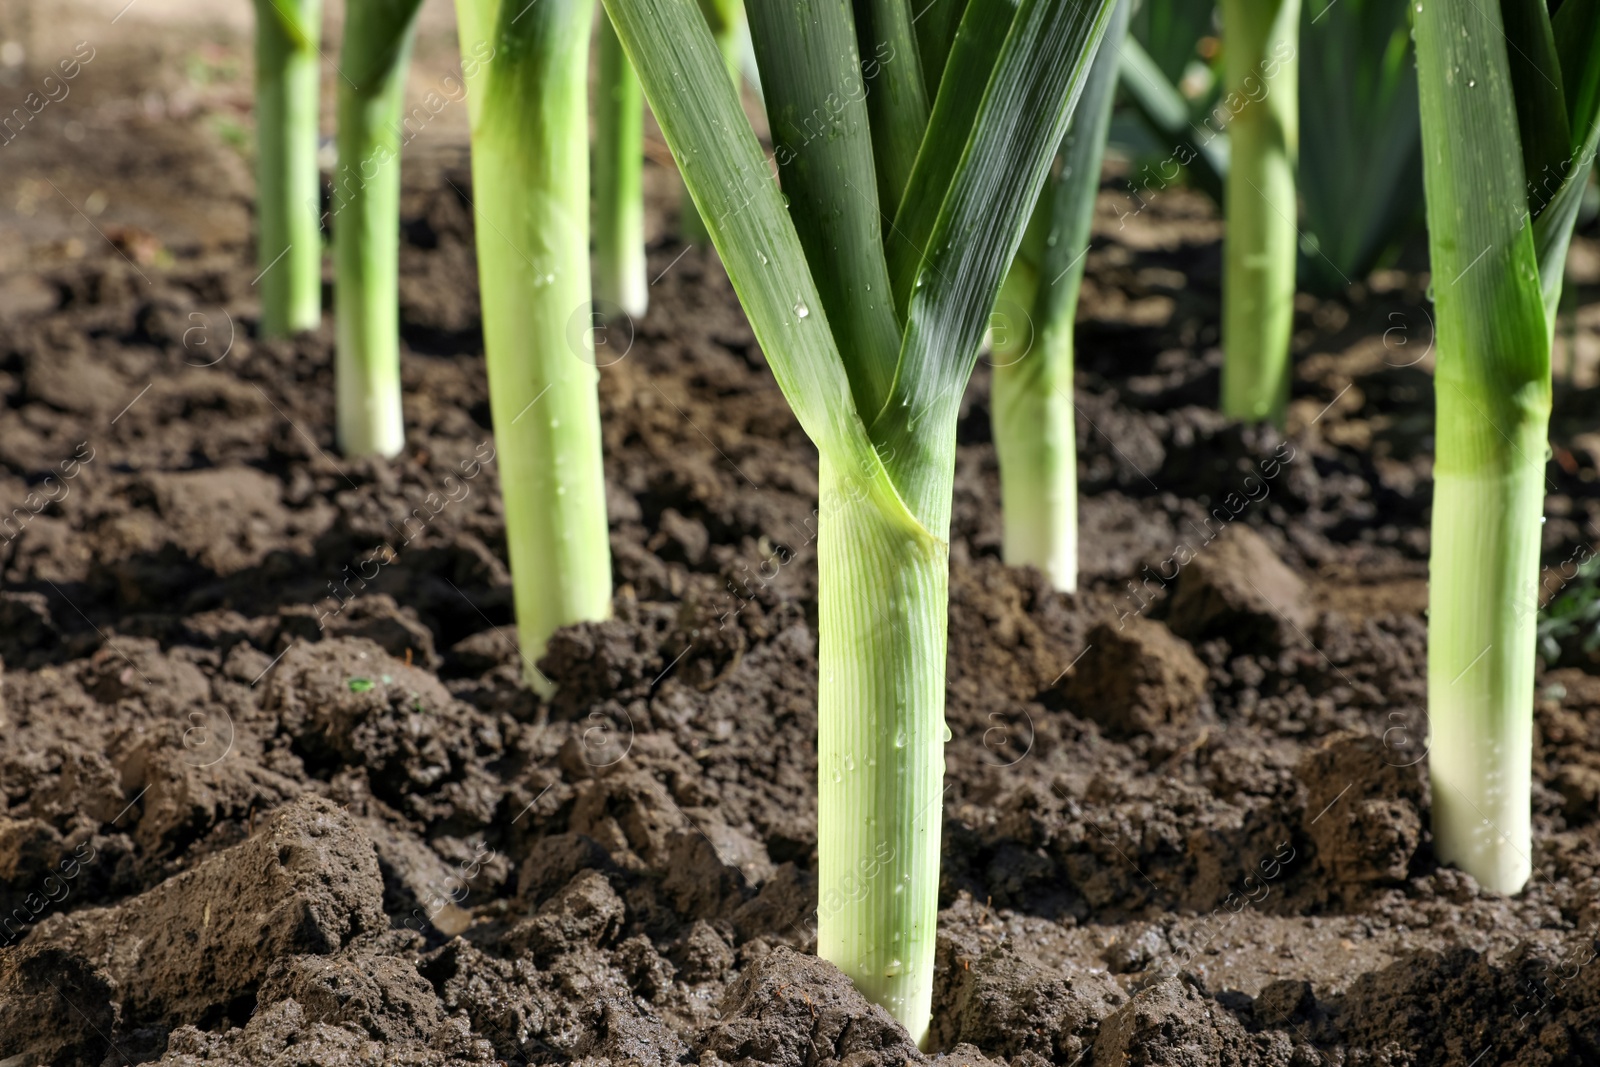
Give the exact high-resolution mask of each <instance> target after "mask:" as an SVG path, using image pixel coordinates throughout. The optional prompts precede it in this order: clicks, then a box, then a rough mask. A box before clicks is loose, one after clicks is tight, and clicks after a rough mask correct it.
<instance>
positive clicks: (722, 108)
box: [606, 0, 1111, 1043]
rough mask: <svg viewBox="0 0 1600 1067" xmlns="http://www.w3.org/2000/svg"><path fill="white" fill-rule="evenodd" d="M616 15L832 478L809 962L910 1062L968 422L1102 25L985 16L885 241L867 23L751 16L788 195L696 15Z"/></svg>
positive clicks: (1081, 8) (629, 2) (970, 17)
mask: <svg viewBox="0 0 1600 1067" xmlns="http://www.w3.org/2000/svg"><path fill="white" fill-rule="evenodd" d="M606 6H607V10H608V11H609V12H610V14H611V17H612V20H613V22H614V24H615V25H616V27H617V35H618V36H619V37H620V38H621V40H622V43H623V46H624V48H625V49H626V50H627V52H628V55H629V58H630V59H631V60H632V61H633V64H634V69H635V70H637V71H638V74H639V80H640V82H641V84H642V85H643V87H644V92H645V96H646V98H647V99H648V100H649V102H650V106H651V109H652V111H653V112H654V113H655V115H656V118H657V121H658V122H659V123H660V124H661V129H662V133H663V134H664V135H665V137H666V140H667V144H668V146H669V147H670V148H671V149H672V152H673V155H674V157H675V158H676V159H677V161H678V165H679V167H680V168H681V170H682V173H683V176H684V180H685V183H686V185H687V186H688V188H689V191H690V193H691V194H692V195H693V197H694V199H695V202H696V204H697V205H698V206H699V208H700V211H701V214H702V217H703V218H704V219H705V220H706V222H707V225H708V227H709V229H710V232H711V238H712V241H713V242H714V243H715V245H716V249H717V252H718V254H719V255H720V257H721V259H722V262H723V265H724V267H725V268H726V270H727V272H728V276H729V278H730V279H731V280H732V282H733V285H734V288H735V290H736V291H737V292H738V294H739V299H740V302H741V303H742V304H743V305H744V309H745V313H746V315H747V316H748V318H749V320H750V324H751V327H752V329H753V331H754V332H755V335H756V338H757V340H758V342H759V343H760V345H761V349H762V352H763V353H764V354H765V356H766V358H767V361H768V364H769V365H770V366H771V368H772V371H773V375H774V377H775V378H776V379H777V382H778V385H779V387H780V388H781V389H782V390H783V393H784V395H785V397H786V398H787V399H788V401H789V403H790V406H791V407H792V408H793V409H794V411H795V415H796V416H797V418H798V419H799V422H800V425H801V426H802V427H803V428H804V429H805V431H806V433H807V434H808V435H809V436H810V438H811V439H812V441H813V442H815V444H816V446H817V450H818V452H819V454H820V457H821V463H820V480H819V481H820V489H821V500H820V506H819V513H820V517H819V530H818V541H819V545H818V561H817V566H818V584H819V592H818V630H819V635H818V636H819V647H818V658H819V666H820V673H821V678H820V682H819V686H818V697H817V700H818V708H817V715H818V738H817V745H818V759H817V764H818V771H817V787H818V827H817V829H818V833H817V851H818V865H819V871H818V894H819V907H818V926H817V946H818V952H819V954H821V955H822V956H824V957H825V958H827V959H829V960H831V961H832V962H833V963H835V964H836V965H837V966H838V967H839V968H840V969H841V970H842V971H844V973H846V974H848V975H849V976H850V977H851V979H852V980H853V981H854V982H855V983H856V985H857V987H858V988H859V989H861V990H862V992H863V993H864V994H866V995H867V996H868V997H870V998H872V999H873V1000H874V1001H876V1002H877V1003H879V1004H881V1005H883V1006H884V1007H885V1008H886V1009H887V1010H888V1011H889V1012H890V1014H891V1015H893V1016H894V1017H895V1018H896V1019H898V1020H899V1021H900V1022H901V1024H902V1025H904V1026H905V1028H906V1029H907V1031H908V1032H909V1033H910V1034H911V1035H912V1037H913V1038H914V1039H915V1040H917V1041H918V1042H919V1043H920V1042H922V1041H923V1040H924V1039H925V1038H926V1035H927V1032H928V1025H929V1011H930V1005H931V1001H932V990H933V947H934V926H935V921H936V918H937V908H938V870H939V858H938V857H939V839H940V829H941V826H942V812H943V804H942V803H941V801H942V796H943V794H942V790H941V788H940V785H941V778H942V776H943V766H944V756H943V743H944V741H945V740H946V739H947V731H946V729H945V727H944V723H943V717H944V668H945V652H946V622H947V607H948V581H949V570H948V537H949V526H950V509H951V495H952V491H953V485H954V477H955V438H956V433H955V431H956V421H957V418H958V416H959V413H960V402H961V394H962V391H963V388H964V386H965V384H966V382H967V379H968V378H969V377H970V375H971V372H972V368H973V364H974V363H975V361H976V359H977V352H978V346H979V344H980V342H981V340H982V338H983V334H984V332H985V329H986V327H987V325H988V317H989V312H990V310H991V309H992V308H993V306H994V300H995V297H996V295H997V294H998V292H999V289H1000V285H1001V282H1002V280H1003V278H1004V276H1005V271H1006V267H1007V265H1008V264H1009V263H1010V262H1011V260H1012V258H1013V256H1014V255H1015V253H1016V250H1017V246H1018V245H1019V244H1020V242H1021V239H1022V234H1023V230H1024V229H1025V227H1026V225H1027V221H1028V218H1029V215H1030V214H1031V212H1032V210H1033V205H1034V202H1035V200H1036V199H1037V197H1038V193H1039V189H1040V186H1041V185H1042V183H1043V181H1044V178H1045V174H1046V171H1047V170H1048V168H1049V165H1050V161H1051V159H1052V157H1053V156H1054V153H1055V150H1056V147H1057V146H1058V145H1059V144H1060V142H1061V138H1062V136H1063V134H1064V133H1065V131H1066V124H1067V121H1068V118H1069V116H1070V114H1071V112H1072V108H1073V104H1074V103H1075V101H1076V98H1077V96H1078V94H1079V93H1080V92H1081V91H1082V86H1083V84H1084V81H1085V80H1086V78H1087V74H1088V70H1089V66H1090V62H1091V59H1092V57H1093V54H1094V49H1095V47H1096V46H1097V44H1098V43H1099V40H1100V37H1101V35H1102V34H1103V33H1104V30H1105V26H1106V23H1107V21H1108V20H1109V17H1110V9H1111V0H1092V2H1088V3H1085V2H1082V0H1021V3H1020V4H1019V5H1017V6H1016V7H1013V6H1012V4H1011V3H1010V0H970V3H969V4H968V5H967V8H966V11H965V14H964V15H963V17H962V22H961V26H960V28H959V29H958V30H957V32H956V34H955V38H954V41H953V43H952V44H951V47H950V52H949V56H948V58H947V60H946V62H945V63H944V67H943V71H944V72H943V77H942V79H941V81H940V83H939V90H938V95H937V97H936V99H935V101H934V103H933V107H932V109H931V112H930V116H929V119H928V123H927V129H926V131H925V132H924V134H923V136H922V143H921V147H920V149H919V151H918V152H917V156H916V161H915V165H914V167H913V169H912V172H911V174H910V176H909V178H908V180H907V182H906V193H905V195H904V196H902V197H901V200H900V204H899V207H898V209H897V211H896V212H895V225H894V227H892V228H891V229H890V230H889V231H888V234H887V235H885V233H884V230H883V226H882V222H881V219H882V215H883V214H885V213H886V212H883V211H882V208H881V205H880V203H879V199H878V182H877V174H876V169H875V167H874V162H873V147H874V145H875V144H876V143H877V139H876V138H875V137H874V136H873V130H872V129H871V127H870V123H871V121H872V120H871V118H870V115H869V109H868V107H867V104H866V101H865V99H864V98H863V97H864V94H863V93H862V91H861V77H862V72H861V64H862V60H863V58H864V56H866V55H869V54H870V46H868V47H866V48H864V47H863V44H864V41H867V40H871V39H872V38H871V37H870V36H867V37H863V35H862V34H861V33H860V31H859V29H858V27H857V25H856V23H855V14H854V11H853V10H852V7H851V5H849V4H843V3H839V2H838V0H784V2H782V3H777V2H763V3H758V4H752V5H751V8H750V27H751V36H752V39H753V41H754V44H755V51H756V57H757V61H758V63H759V65H760V70H761V83H762V89H763V92H764V95H765V100H766V104H767V112H768V116H769V119H770V120H771V125H772V130H773V138H774V142H775V144H776V145H777V148H778V151H777V152H776V157H777V160H778V164H779V171H780V177H781V180H782V183H783V193H782V195H781V196H780V194H779V191H778V188H777V186H776V185H775V184H774V183H773V181H772V179H771V174H770V171H769V170H768V167H767V163H766V160H765V159H764V157H763V153H762V150H761V147H760V144H759V143H758V142H757V140H756V138H755V134H754V132H753V131H752V130H751V129H750V126H749V124H748V122H746V121H745V117H744V114H743V111H742V108H741V107H740V105H739V100H738V97H737V95H736V94H735V93H734V92H733V87H732V86H731V84H729V82H728V80H727V79H726V78H725V77H723V72H722V70H721V67H722V64H721V58H720V56H719V54H718V52H717V48H716V44H715V42H714V41H713V39H712V37H711V35H710V33H709V32H708V30H707V28H706V26H705V22H704V20H703V19H702V18H700V17H699V13H698V10H697V9H696V7H695V5H694V0H606ZM898 17H899V16H896V18H898ZM913 193H914V194H915V195H913ZM897 234H898V236H897ZM909 235H921V237H920V239H913V240H912V241H908V240H905V237H906V236H909Z"/></svg>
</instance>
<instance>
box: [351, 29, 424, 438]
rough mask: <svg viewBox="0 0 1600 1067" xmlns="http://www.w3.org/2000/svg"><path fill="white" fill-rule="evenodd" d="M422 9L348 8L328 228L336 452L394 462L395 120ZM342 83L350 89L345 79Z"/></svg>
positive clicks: (398, 431) (398, 417) (398, 422)
mask: <svg viewBox="0 0 1600 1067" xmlns="http://www.w3.org/2000/svg"><path fill="white" fill-rule="evenodd" d="M421 6H422V4H421V0H348V3H347V4H346V8H345V29H344V33H345V36H344V44H343V46H342V47H341V49H340V54H339V66H340V69H341V70H342V71H343V72H344V74H343V78H341V80H340V82H339V131H338V137H337V141H338V148H339V162H338V167H337V169H336V170H335V171H334V178H333V200H332V225H333V262H334V286H333V295H334V314H335V316H336V318H337V322H338V350H337V356H336V363H335V373H334V380H335V385H336V393H337V399H338V432H339V448H340V450H341V451H342V452H344V454H345V455H347V456H374V455H375V456H396V455H399V454H400V451H401V450H402V449H403V448H404V447H405V420H404V418H403V417H402V413H401V403H400V140H401V138H400V114H401V110H402V108H403V107H404V102H405V81H406V69H407V67H409V65H410V61H411V45H412V41H413V40H414V38H415V36H416V27H417V21H416V20H417V12H418V11H419V10H420V9H421ZM345 79H348V80H345Z"/></svg>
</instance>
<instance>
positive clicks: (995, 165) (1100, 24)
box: [872, 0, 1113, 536]
mask: <svg viewBox="0 0 1600 1067" xmlns="http://www.w3.org/2000/svg"><path fill="white" fill-rule="evenodd" d="M1112 4H1113V0H1090V2H1084V0H1023V3H1022V6H1021V8H1020V9H1019V10H1018V12H1017V15H1016V18H1015V21H1014V23H1013V25H1012V27H1011V32H1010V34H1009V35H1008V36H1007V38H1006V41H1005V44H1004V46H1003V47H1002V49H1001V51H1000V56H999V59H998V60H997V61H996V63H995V66H994V72H993V75H992V76H991V77H990V79H989V83H988V88H987V89H986V91H985V92H984V94H983V99H982V103H981V104H980V106H979V110H978V114H977V118H976V121H975V122H973V123H972V127H971V129H972V132H971V135H970V137H969V139H968V141H967V144H966V146H965V148H964V150H963V151H962V152H961V155H960V161H959V164H958V165H957V167H956V168H955V171H954V173H953V174H952V176H951V179H950V181H949V183H948V192H947V194H946V196H945V198H944V204H943V206H942V208H941V209H940V211H939V214H938V219H937V222H936V224H935V225H934V227H933V228H932V233H931V237H930V240H929V243H928V255H927V257H926V258H925V260H924V261H923V262H922V263H921V264H919V266H918V271H917V273H916V274H915V277H914V281H913V288H912V295H911V299H910V307H911V312H910V314H909V315H908V316H907V320H906V334H905V341H904V344H903V346H902V348H901V351H900V365H899V368H898V369H897V371H896V373H895V383H894V389H893V391H892V392H891V393H890V396H889V403H888V404H887V405H886V406H885V408H884V410H883V412H882V414H880V415H879V416H878V418H877V419H876V420H875V421H874V423H873V427H872V435H873V440H874V441H875V442H877V443H878V444H879V445H880V446H882V448H881V449H880V454H882V455H884V456H885V457H886V458H885V463H886V464H887V466H888V467H889V470H890V473H891V475H892V476H893V477H894V480H895V484H896V486H897V487H898V488H899V490H900V493H901V496H902V497H903V498H904V499H905V500H906V502H907V506H908V507H910V509H911V511H912V513H913V514H914V515H916V516H917V517H918V519H919V520H920V521H921V522H922V524H923V526H925V527H926V528H927V529H929V530H930V531H933V532H934V533H935V534H937V535H940V536H943V534H944V532H945V531H946V529H947V528H948V526H949V516H950V494H949V490H948V487H947V485H945V481H946V480H947V479H948V473H947V472H948V470H949V467H950V464H951V463H953V462H954V460H955V455H954V448H955V423H956V419H955V413H956V412H957V410H958V409H959V406H960V403H961V393H962V390H963V388H964V387H965V385H966V382H967V379H968V378H969V377H970V376H971V374H972V367H973V363H974V361H975V360H976V358H977V350H978V344H979V342H980V341H981V340H982V338H983V333H984V330H985V329H986V328H987V326H988V323H989V313H990V310H991V309H992V308H993V307H994V300H995V296H996V294H997V293H998V292H999V290H1000V283H1001V282H1002V281H1003V280H1004V278H1005V273H1006V268H1007V267H1008V266H1009V265H1010V263H1011V260H1012V257H1013V255H1014V254H1015V253H1016V250H1017V245H1018V244H1019V243H1020V242H1021V240H1022V234H1023V230H1024V228H1025V227H1026V226H1027V224H1028V219H1029V217H1030V215H1031V214H1032V212H1033V207H1034V203H1035V201H1036V200H1037V199H1038V196H1039V189H1040V186H1041V185H1042V184H1043V181H1044V177H1045V172H1046V171H1047V170H1048V168H1049V166H1050V161H1051V158H1052V157H1053V156H1054V155H1055V151H1056V148H1057V146H1058V145H1059V144H1060V143H1061V138H1062V137H1063V135H1064V134H1065V133H1066V127H1067V123H1068V120H1069V119H1070V118H1071V115H1072V111H1073V107H1074V105H1075V104H1076V102H1077V99H1078V97H1079V96H1080V95H1081V93H1082V92H1083V87H1084V84H1085V83H1086V82H1087V81H1088V77H1089V70H1090V67H1091V64H1092V63H1093V59H1094V53H1095V49H1096V48H1097V47H1098V46H1099V44H1100V39H1101V37H1102V36H1103V35H1104V33H1105V28H1106V25H1107V23H1108V22H1109V21H1110V18H1111V9H1112ZM976 6H978V5H977V0H974V7H976ZM971 10H972V9H969V12H968V21H970V20H971ZM959 47H960V43H959V41H958V42H957V48H958V49H959ZM953 56H954V53H953V54H952V64H954V58H953ZM950 88H951V82H950V79H948V78H947V79H946V82H945V85H944V87H943V88H942V89H941V92H940V102H941V104H942V103H943V98H944V95H945V92H946V91H948V90H949V89H950ZM938 110H939V109H938V108H936V109H935V119H934V123H937V121H938V118H937V116H938ZM936 137H937V131H936V130H935V129H934V126H933V124H930V127H929V136H928V141H929V142H934V141H935V140H936ZM926 154H927V146H926V145H924V150H923V155H924V156H926ZM922 163H923V159H922V157H919V158H918V161H917V164H918V168H919V169H920V168H921V167H922ZM925 419H926V420H930V421H929V424H928V425H929V427H931V429H924V430H922V431H921V432H919V431H918V430H917V426H918V424H919V423H921V422H922V421H923V420H925ZM930 475H931V476H930Z"/></svg>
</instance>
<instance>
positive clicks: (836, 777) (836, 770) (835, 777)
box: [833, 767, 844, 785]
mask: <svg viewBox="0 0 1600 1067" xmlns="http://www.w3.org/2000/svg"><path fill="white" fill-rule="evenodd" d="M842 781H844V775H842V774H840V773H839V768H837V767H835V768H834V769H833V784H834V785H838V784H839V783H840V782H842Z"/></svg>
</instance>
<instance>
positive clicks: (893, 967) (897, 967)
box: [883, 960, 905, 978]
mask: <svg viewBox="0 0 1600 1067" xmlns="http://www.w3.org/2000/svg"><path fill="white" fill-rule="evenodd" d="M904 968H905V964H904V963H901V962H900V961H899V960H890V961H889V966H887V967H885V968H884V969H883V976H884V977H885V978H893V977H894V976H895V975H897V974H899V973H900V972H901V971H902V970H903V969H904Z"/></svg>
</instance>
